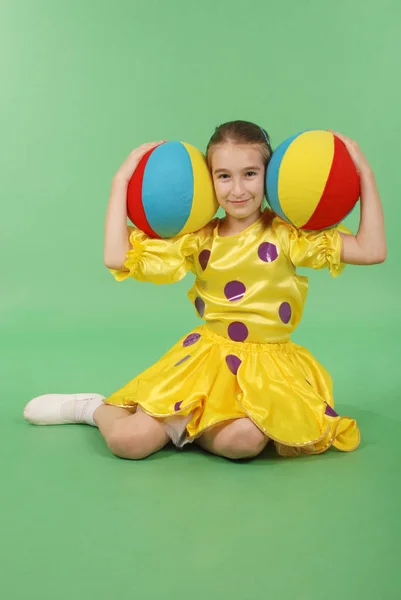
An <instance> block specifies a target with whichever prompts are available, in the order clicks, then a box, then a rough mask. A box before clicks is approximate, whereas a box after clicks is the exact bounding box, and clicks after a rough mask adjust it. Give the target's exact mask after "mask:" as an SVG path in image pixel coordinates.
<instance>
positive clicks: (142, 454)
mask: <svg viewBox="0 0 401 600" xmlns="http://www.w3.org/2000/svg"><path fill="white" fill-rule="evenodd" d="M93 418H94V421H95V423H96V425H97V426H98V427H99V430H100V432H101V434H102V436H103V437H104V439H105V441H106V443H107V445H108V447H109V448H110V450H111V451H112V452H113V454H115V455H116V456H119V457H121V458H128V459H131V460H139V459H142V458H146V457H147V456H150V455H151V454H154V453H155V452H158V451H159V450H161V449H162V448H163V447H164V446H166V445H167V444H168V442H169V440H170V438H169V437H168V435H167V433H166V432H165V430H164V427H163V425H162V424H161V423H159V421H158V420H157V419H154V418H153V417H150V416H149V415H147V414H146V413H144V412H142V411H138V412H136V413H135V414H131V412H130V411H128V410H125V409H124V408H119V407H118V406H110V405H107V404H104V405H103V406H99V408H97V409H96V410H95V413H94V415H93Z"/></svg>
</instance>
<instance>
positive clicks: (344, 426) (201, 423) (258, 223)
mask: <svg viewBox="0 0 401 600" xmlns="http://www.w3.org/2000/svg"><path fill="white" fill-rule="evenodd" d="M337 135H339V137H340V138H341V139H342V140H343V142H344V143H345V145H346V146H347V148H348V150H349V152H350V154H351V156H352V159H353V161H354V163H355V166H356V168H357V170H358V172H359V174H360V178H361V219H360V225H359V230H358V233H357V234H356V235H355V236H354V235H351V234H350V233H347V232H346V231H345V230H344V228H342V227H338V228H334V229H331V230H328V231H323V232H314V233H305V232H302V231H298V230H297V229H295V228H294V227H293V226H291V225H289V224H288V223H286V222H284V221H283V220H282V219H280V218H279V217H278V216H276V215H275V214H273V213H272V212H271V211H270V210H269V209H265V210H263V209H262V202H263V200H264V192H265V187H264V181H265V171H266V166H267V164H268V162H269V160H270V157H271V154H272V149H271V146H270V141H269V136H268V134H267V133H266V131H265V130H263V129H261V128H260V127H258V126H257V125H255V124H253V123H248V122H244V121H234V122H230V123H225V124H223V125H221V126H220V127H218V128H217V129H216V131H215V133H214V135H213V136H212V138H211V140H210V142H209V144H208V147H207V153H206V155H207V161H208V165H209V167H210V170H211V174H212V177H213V182H214V186H215V191H216V195H217V199H218V202H219V204H220V206H221V207H222V208H223V209H224V211H225V218H223V219H218V218H216V219H214V220H213V221H212V222H211V223H209V224H208V225H207V226H206V227H204V228H203V229H201V230H200V231H197V232H195V233H192V234H186V235H182V236H178V237H176V238H172V239H166V240H160V239H152V238H149V237H147V236H146V235H145V234H144V233H142V232H141V231H139V230H137V229H135V228H132V227H128V229H127V219H126V191H127V184H128V181H129V180H130V178H131V176H132V173H133V172H134V170H135V168H136V166H137V164H138V162H139V160H140V158H141V157H142V156H143V155H144V154H145V153H146V152H147V151H148V150H149V149H150V148H152V147H153V146H154V144H145V145H143V146H141V147H140V148H138V149H136V150H134V151H133V152H132V153H131V154H130V156H129V157H128V158H127V159H126V161H125V162H124V163H123V165H122V166H121V168H120V169H119V170H118V172H117V173H116V175H115V176H114V178H113V182H112V187H111V194H110V200H109V205H108V208H107V215H106V224H105V244H104V261H105V265H106V266H107V267H108V268H109V269H110V271H111V273H112V274H113V275H114V277H115V278H116V280H117V281H123V280H125V279H128V278H129V277H133V278H134V279H137V280H138V281H151V282H154V283H173V282H176V281H179V280H181V279H182V278H183V277H184V276H185V275H186V274H187V273H188V272H189V271H192V272H193V273H194V274H195V276H196V280H195V283H194V285H193V287H192V288H191V290H190V291H189V294H188V295H189V298H190V300H191V302H192V303H193V305H194V307H195V309H196V312H197V314H198V316H199V317H200V318H201V319H203V320H205V321H206V324H203V325H201V326H199V327H197V328H196V329H194V330H193V331H192V332H191V333H190V334H189V335H187V336H185V337H184V338H182V339H181V340H179V342H178V343H177V344H176V345H175V346H173V348H172V349H171V350H170V351H169V352H167V354H165V356H163V357H162V358H161V359H160V360H159V361H158V362H157V363H156V364H154V365H153V366H151V367H150V368H149V369H147V370H146V371H145V372H143V373H141V374H140V375H138V376H136V377H135V378H134V379H133V380H131V381H130V382H129V383H127V384H126V385H125V386H124V387H123V388H121V389H120V390H118V391H116V392H115V393H113V394H112V395H111V396H110V397H109V398H107V399H105V398H104V397H103V396H100V395H97V394H74V395H66V394H64V395H56V394H50V395H45V396H40V397H38V398H35V399H33V400H31V402H29V403H28V405H27V406H26V408H25V413H24V416H25V419H27V420H28V421H29V422H31V423H34V424H37V425H49V424H61V423H87V424H88V425H96V426H97V427H98V428H99V429H100V432H101V434H102V435H103V437H104V439H105V440H106V443H107V444H108V446H109V448H110V450H111V451H112V452H113V453H114V454H116V455H117V456H120V457H122V458H127V459H141V458H144V457H147V456H149V455H150V454H152V453H154V452H157V451H158V450H160V449H161V448H163V447H164V446H165V445H166V444H167V443H168V442H169V441H170V440H172V441H173V442H174V444H175V445H176V446H177V447H182V446H184V444H187V443H189V442H195V443H196V444H199V445H200V446H201V447H202V448H204V449H205V450H207V451H209V452H212V453H214V454H217V455H221V456H224V457H227V458H229V459H242V458H250V457H254V456H257V455H258V454H260V453H261V452H262V451H263V449H264V448H265V446H266V444H267V443H268V442H269V440H272V441H273V442H274V444H275V446H276V449H277V452H278V453H279V454H280V455H282V456H296V455H299V454H301V453H304V454H318V453H321V452H324V451H325V450H327V449H328V448H330V446H334V447H335V448H337V449H339V450H344V451H350V450H354V449H355V448H356V447H357V446H358V444H359V430H358V427H357V425H356V423H355V421H354V420H352V419H350V418H348V417H344V416H339V415H338V414H337V413H336V412H335V410H334V408H333V397H332V384H331V380H330V376H329V374H328V373H327V371H326V370H325V369H324V368H323V367H322V366H321V365H320V364H319V363H318V362H317V361H316V359H315V358H314V357H313V356H312V355H311V354H310V353H309V352H308V351H307V350H306V349H305V348H303V347H301V346H298V345H296V344H294V343H293V342H292V341H291V340H290V335H291V333H292V332H293V331H294V329H295V328H296V327H297V325H298V323H299V322H300V319H301V316H302V312H303V307H304V303H305V299H306V294H307V288H308V282H307V278H306V277H303V276H299V275H297V274H296V267H298V266H303V267H312V268H314V269H322V268H324V267H327V268H328V269H329V271H330V273H331V275H332V276H333V277H336V276H337V275H339V274H340V273H341V271H342V270H343V268H344V266H345V264H346V263H351V264H357V265H368V264H375V263H380V262H383V261H384V260H385V256H386V242H385V232H384V222H383V213H382V206H381V202H380V198H379V194H378V191H377V187H376V183H375V178H374V175H373V172H372V170H371V168H370V166H369V163H368V161H367V159H366V158H365V156H364V155H363V153H362V151H361V150H360V148H359V147H358V145H357V144H356V143H355V142H353V141H351V140H350V139H348V138H347V137H345V136H342V135H340V134H337Z"/></svg>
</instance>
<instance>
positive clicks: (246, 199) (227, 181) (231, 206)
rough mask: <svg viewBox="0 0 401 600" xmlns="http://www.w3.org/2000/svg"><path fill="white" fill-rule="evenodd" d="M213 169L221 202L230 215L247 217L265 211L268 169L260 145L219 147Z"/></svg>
mask: <svg viewBox="0 0 401 600" xmlns="http://www.w3.org/2000/svg"><path fill="white" fill-rule="evenodd" d="M211 171H212V177H213V183H214V189H215V191H216V196H217V200H218V203H219V204H220V206H221V207H222V208H223V209H224V210H225V211H226V213H227V214H228V215H229V216H230V217H233V218H235V219H247V218H249V217H250V216H252V215H254V214H256V213H258V214H260V213H261V205H262V202H263V198H264V195H265V171H266V169H265V164H264V160H263V156H262V153H261V151H260V148H259V147H258V145H257V144H256V145H254V144H233V143H231V142H226V143H224V144H220V145H218V146H216V147H215V148H213V150H212V156H211Z"/></svg>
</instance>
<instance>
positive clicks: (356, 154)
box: [329, 129, 371, 175]
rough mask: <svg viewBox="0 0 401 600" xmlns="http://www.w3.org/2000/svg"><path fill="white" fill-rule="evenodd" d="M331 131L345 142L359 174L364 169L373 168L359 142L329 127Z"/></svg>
mask: <svg viewBox="0 0 401 600" xmlns="http://www.w3.org/2000/svg"><path fill="white" fill-rule="evenodd" d="M329 131H330V132H331V133H332V134H334V135H335V136H337V137H338V138H339V139H340V140H341V141H342V142H344V144H345V146H346V148H347V150H348V152H349V154H350V156H351V158H352V160H353V162H354V165H355V168H356V170H357V171H358V174H359V175H361V173H362V172H363V171H366V170H371V167H370V164H369V161H368V159H367V158H366V156H365V155H364V153H363V152H362V150H361V149H360V147H359V145H358V144H357V142H355V141H354V140H351V139H350V138H349V137H347V136H346V135H343V134H342V133H338V132H337V131H332V130H331V129H329Z"/></svg>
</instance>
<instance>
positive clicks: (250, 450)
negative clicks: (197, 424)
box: [196, 418, 269, 460]
mask: <svg viewBox="0 0 401 600" xmlns="http://www.w3.org/2000/svg"><path fill="white" fill-rule="evenodd" d="M268 441H269V438H268V437H266V436H265V435H264V434H263V433H262V432H261V431H260V429H258V428H257V427H256V425H254V424H253V423H252V421H251V420H250V419H247V418H243V419H236V420H235V421H230V422H228V423H222V424H220V425H217V426H216V427H212V428H211V429H208V430H207V431H205V432H204V433H203V434H202V435H201V436H200V437H199V438H198V439H197V440H196V443H197V444H198V445H199V446H201V447H202V448H203V449H204V450H207V451H208V452H211V453H212V454H217V455H219V456H224V457H225V458H230V459H232V460H239V459H241V458H253V457H255V456H258V454H260V453H261V452H263V450H264V449H265V447H266V445H267V443H268Z"/></svg>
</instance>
